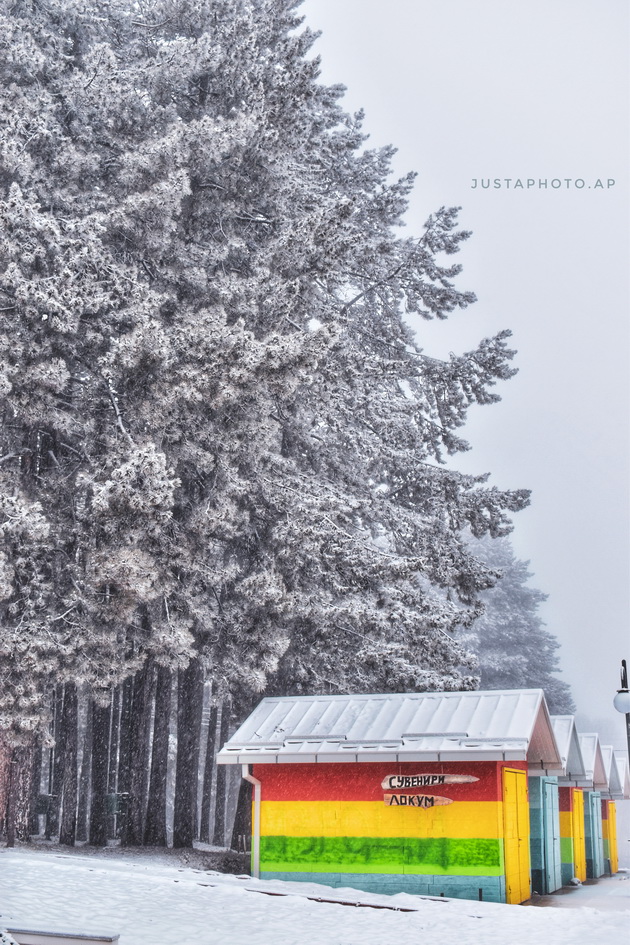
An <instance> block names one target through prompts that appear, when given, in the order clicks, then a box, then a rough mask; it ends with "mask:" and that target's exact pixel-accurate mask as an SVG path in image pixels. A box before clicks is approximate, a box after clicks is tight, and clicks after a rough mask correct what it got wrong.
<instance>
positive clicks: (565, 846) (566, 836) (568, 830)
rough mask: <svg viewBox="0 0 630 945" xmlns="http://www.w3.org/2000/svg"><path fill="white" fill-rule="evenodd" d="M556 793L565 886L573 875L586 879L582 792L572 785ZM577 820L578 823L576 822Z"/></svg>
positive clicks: (563, 882)
mask: <svg viewBox="0 0 630 945" xmlns="http://www.w3.org/2000/svg"><path fill="white" fill-rule="evenodd" d="M558 793H559V802H560V804H559V806H560V858H561V861H562V884H563V885H564V886H566V885H567V884H568V883H570V881H571V880H572V879H573V877H574V876H577V878H578V879H581V880H582V881H583V880H585V879H586V852H585V847H584V814H583V805H584V801H583V797H584V794H583V792H582V790H581V789H579V788H573V787H561V788H559V792H558ZM578 801H579V804H578ZM578 820H579V823H576V821H578ZM578 828H579V829H578Z"/></svg>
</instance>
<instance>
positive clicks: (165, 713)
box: [144, 665, 172, 847]
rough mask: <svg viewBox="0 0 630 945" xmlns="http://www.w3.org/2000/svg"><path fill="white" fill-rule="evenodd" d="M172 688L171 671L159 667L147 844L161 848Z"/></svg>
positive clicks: (164, 813) (164, 830)
mask: <svg viewBox="0 0 630 945" xmlns="http://www.w3.org/2000/svg"><path fill="white" fill-rule="evenodd" d="M171 688H172V680H171V671H170V670H169V669H166V667H164V666H159V665H158V666H157V683H156V692H155V721H154V723H153V751H152V753H151V780H150V784H149V798H148V803H147V818H146V826H145V831H144V842H145V843H147V844H151V845H152V846H160V847H165V846H166V771H167V764H168V729H169V720H170V716H171Z"/></svg>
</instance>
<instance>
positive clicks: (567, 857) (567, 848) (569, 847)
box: [560, 837, 573, 863]
mask: <svg viewBox="0 0 630 945" xmlns="http://www.w3.org/2000/svg"><path fill="white" fill-rule="evenodd" d="M560 862H561V863H573V837H560Z"/></svg>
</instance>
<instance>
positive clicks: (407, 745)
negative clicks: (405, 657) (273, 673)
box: [217, 689, 562, 773]
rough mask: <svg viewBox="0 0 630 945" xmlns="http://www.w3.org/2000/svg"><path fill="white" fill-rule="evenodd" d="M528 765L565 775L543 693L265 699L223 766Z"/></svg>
mask: <svg viewBox="0 0 630 945" xmlns="http://www.w3.org/2000/svg"><path fill="white" fill-rule="evenodd" d="M464 758H466V759H469V760H474V761H528V762H529V764H530V767H535V768H537V769H546V770H549V769H551V770H554V772H558V773H561V771H562V760H561V758H560V753H559V751H558V747H557V745H556V740H555V738H554V734H553V728H552V725H551V720H550V717H549V712H548V709H547V704H546V702H545V698H544V693H543V691H542V689H510V690H490V691H485V692H411V693H390V694H372V695H343V696H284V697H281V698H267V699H263V700H262V702H260V703H259V705H258V706H257V707H256V708H255V709H254V711H253V712H252V713H251V715H250V716H249V718H247V719H246V720H245V722H243V724H242V725H241V727H240V728H239V729H238V731H236V732H235V733H234V735H233V736H232V737H231V738H230V740H229V741H228V742H227V743H226V744H225V745H224V746H223V748H222V749H221V751H220V752H219V754H218V756H217V761H218V763H219V764H255V763H258V764H274V763H282V764H308V763H314V762H341V763H343V762H346V763H349V762H357V761H360V762H370V761H374V762H376V761H391V762H404V761H462V760H464Z"/></svg>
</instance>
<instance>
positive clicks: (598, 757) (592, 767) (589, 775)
mask: <svg viewBox="0 0 630 945" xmlns="http://www.w3.org/2000/svg"><path fill="white" fill-rule="evenodd" d="M578 741H579V743H580V751H581V753H582V758H583V759H584V768H585V774H584V777H579V776H578V777H572V778H563V779H562V780H563V781H565V782H570V783H571V784H572V785H574V786H575V787H583V788H590V789H591V790H594V791H607V790H608V780H607V778H606V769H605V767H604V759H603V756H602V749H601V745H600V744H599V735H598V734H597V733H596V732H581V733H580V734H579V735H578Z"/></svg>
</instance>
